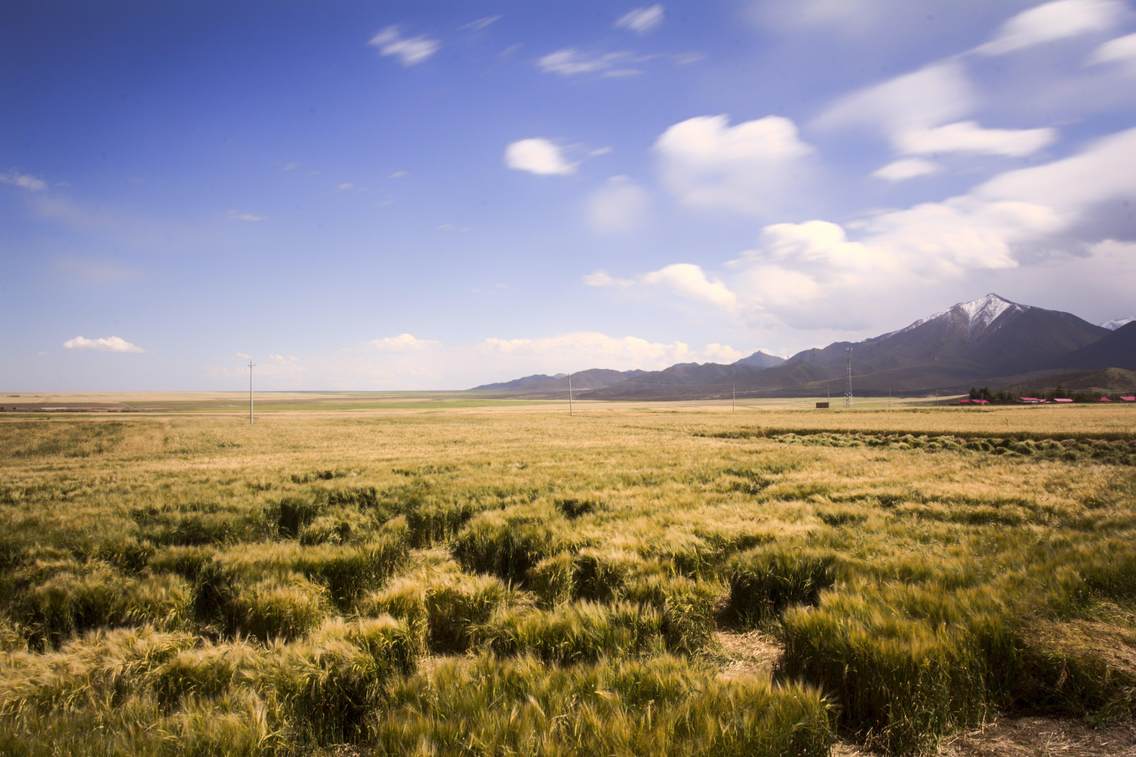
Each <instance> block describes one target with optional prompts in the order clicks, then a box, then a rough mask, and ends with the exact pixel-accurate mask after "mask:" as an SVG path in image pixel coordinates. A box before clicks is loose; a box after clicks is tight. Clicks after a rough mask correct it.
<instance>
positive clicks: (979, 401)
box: [970, 400, 990, 405]
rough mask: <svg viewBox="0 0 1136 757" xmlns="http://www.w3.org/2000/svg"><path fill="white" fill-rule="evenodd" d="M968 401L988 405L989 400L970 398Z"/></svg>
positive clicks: (973, 403)
mask: <svg viewBox="0 0 1136 757" xmlns="http://www.w3.org/2000/svg"><path fill="white" fill-rule="evenodd" d="M970 403H971V404H972V405H989V404H990V400H971V401H970Z"/></svg>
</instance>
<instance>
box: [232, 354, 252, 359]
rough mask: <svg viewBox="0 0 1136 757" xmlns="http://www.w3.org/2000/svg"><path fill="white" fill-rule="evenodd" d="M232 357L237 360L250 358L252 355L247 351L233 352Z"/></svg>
mask: <svg viewBox="0 0 1136 757" xmlns="http://www.w3.org/2000/svg"><path fill="white" fill-rule="evenodd" d="M233 357H235V358H236V359H237V360H252V355H250V354H248V353H247V352H234V353H233Z"/></svg>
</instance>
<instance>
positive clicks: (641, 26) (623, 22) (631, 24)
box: [615, 3, 665, 34]
mask: <svg viewBox="0 0 1136 757" xmlns="http://www.w3.org/2000/svg"><path fill="white" fill-rule="evenodd" d="M664 15H665V14H664V12H663V6H661V5H659V4H658V3H656V4H655V5H648V6H645V7H642V8H635V9H633V10H630V11H628V12H627V13H625V14H624V15H622V16H620V17H619V18H618V19H616V21H615V28H617V29H629V30H630V31H633V32H635V33H637V34H646V33H647V32H649V31H651V30H653V29H655V28H656V27H657V26H659V24H661V23H663V16H664Z"/></svg>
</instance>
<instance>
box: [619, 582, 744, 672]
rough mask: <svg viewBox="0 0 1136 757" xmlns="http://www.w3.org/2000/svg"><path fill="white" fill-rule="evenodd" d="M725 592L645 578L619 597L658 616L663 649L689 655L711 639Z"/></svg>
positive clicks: (702, 585)
mask: <svg viewBox="0 0 1136 757" xmlns="http://www.w3.org/2000/svg"><path fill="white" fill-rule="evenodd" d="M724 593H725V588H724V587H721V586H719V585H717V584H712V583H709V582H706V581H693V580H691V579H689V578H686V577H684V576H665V575H659V574H654V575H649V576H643V577H640V578H637V579H635V580H634V581H632V582H631V583H630V584H629V585H628V586H627V588H626V589H625V590H624V592H623V596H624V597H625V598H626V599H628V600H629V601H632V602H638V603H640V604H644V605H648V606H650V607H653V608H655V609H656V610H657V611H658V612H659V613H660V614H661V615H662V633H663V638H664V639H665V640H666V644H667V649H669V650H670V651H671V652H674V653H677V654H693V653H695V652H698V651H699V650H701V649H703V648H704V647H705V646H706V645H707V644H708V643H709V642H710V639H711V638H712V637H713V635H714V630H715V628H716V626H717V624H716V622H715V614H716V608H717V607H718V605H719V603H720V602H721V599H722V597H723V594H724Z"/></svg>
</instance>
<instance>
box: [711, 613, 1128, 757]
mask: <svg viewBox="0 0 1136 757" xmlns="http://www.w3.org/2000/svg"><path fill="white" fill-rule="evenodd" d="M714 639H715V641H716V642H717V643H718V646H719V652H718V662H719V664H720V665H721V671H720V672H719V673H718V676H719V677H720V678H722V679H723V680H732V679H736V678H742V677H746V676H760V677H763V678H768V677H770V676H772V675H773V670H774V668H776V666H777V663H778V661H779V660H780V659H781V654H782V652H783V649H782V647H781V645H780V643H779V642H778V641H777V639H776V638H774V637H773V636H770V635H769V634H766V633H763V632H761V631H722V630H720V631H718V632H716V633H715V634H714ZM832 754H833V755H834V757H874V756H875V753H874V752H870V751H867V750H865V749H864V748H863V747H861V746H859V745H857V744H855V743H853V742H849V741H839V742H837V744H836V745H835V746H834V747H833V750H832ZM936 754H937V757H1106V756H1107V757H1136V723H1122V724H1119V725H1113V726H1108V727H1104V728H1092V727H1091V726H1089V725H1087V724H1085V723H1083V722H1081V721H1079V720H1069V719H1058V718H1043V717H1005V718H999V719H998V720H995V721H994V722H992V723H990V724H988V725H986V726H983V727H982V728H977V729H975V730H972V731H967V732H964V733H960V734H958V735H956V736H952V737H950V738H947V739H945V740H944V741H943V743H942V744H941V745H940V747H939V750H938V752H937V753H936Z"/></svg>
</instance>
